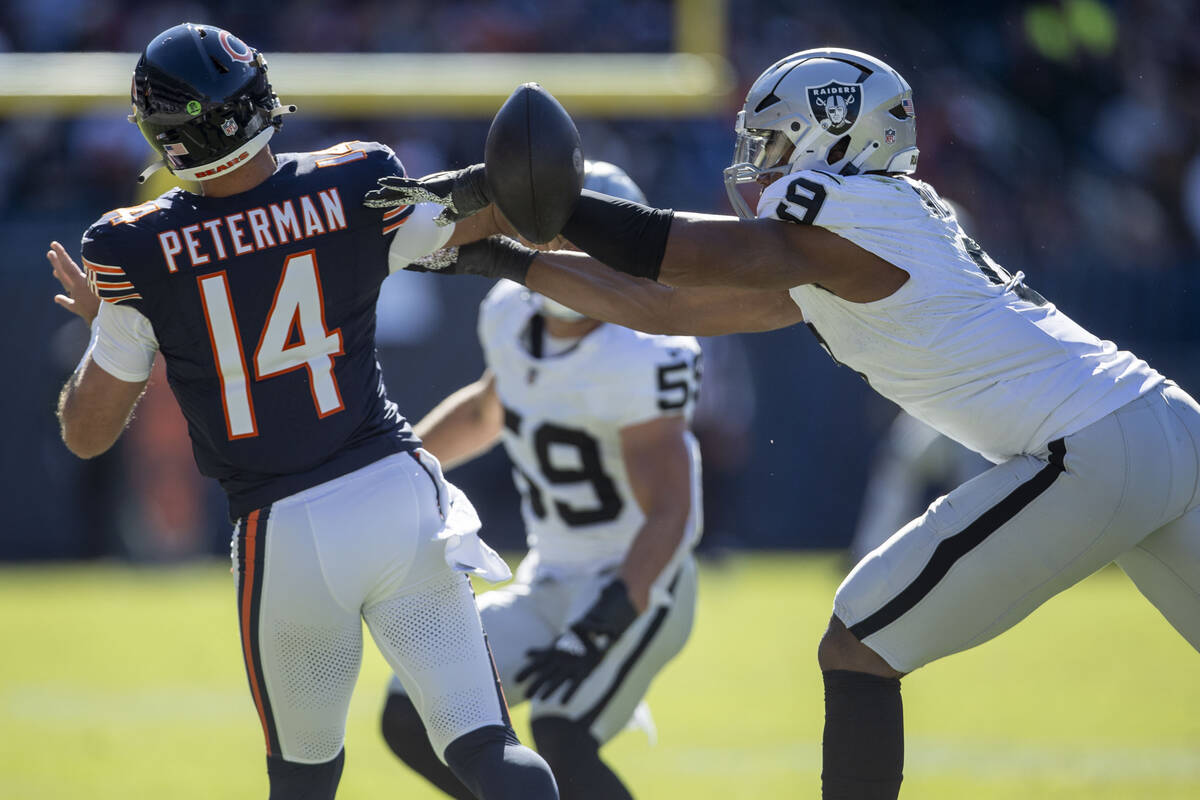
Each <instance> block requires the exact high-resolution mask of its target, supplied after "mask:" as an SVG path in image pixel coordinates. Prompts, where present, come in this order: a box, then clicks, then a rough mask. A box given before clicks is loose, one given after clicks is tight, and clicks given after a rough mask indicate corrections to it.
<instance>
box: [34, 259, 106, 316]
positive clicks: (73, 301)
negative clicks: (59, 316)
mask: <svg viewBox="0 0 1200 800" xmlns="http://www.w3.org/2000/svg"><path fill="white" fill-rule="evenodd" d="M46 258H47V260H49V261H50V266H51V267H52V268H53V270H54V277H55V278H57V279H58V282H59V283H60V284H62V287H63V291H64V292H66V294H56V295H54V302H56V303H58V304H59V305H60V306H62V307H63V308H65V309H66V310H67V311H70V312H71V313H72V314H76V315H78V316H79V317H80V318H81V319H82V320H83V321H84V322H86V323H87V324H88V325H91V324H92V320H94V319H95V318H96V314H97V313H99V311H100V297H99V296H98V295H97V294H96V293H95V292H94V291H92V287H91V286H89V285H88V279H87V275H85V274H84V272H83V270H81V269H80V268H79V266H78V265H77V264H76V263H75V260H74V259H72V258H71V256H70V255H68V254H67V251H66V249H65V248H64V247H63V246H62V245H61V244H59V243H58V242H51V243H50V250H49V251H48V252H47V253H46Z"/></svg>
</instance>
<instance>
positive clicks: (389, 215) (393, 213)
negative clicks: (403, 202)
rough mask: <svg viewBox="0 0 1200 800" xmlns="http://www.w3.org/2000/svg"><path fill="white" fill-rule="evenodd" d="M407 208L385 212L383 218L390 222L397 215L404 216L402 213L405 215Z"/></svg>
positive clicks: (400, 207)
mask: <svg viewBox="0 0 1200 800" xmlns="http://www.w3.org/2000/svg"><path fill="white" fill-rule="evenodd" d="M406 208H408V206H396V207H395V208H393V209H392V210H391V211H385V212H383V218H384V219H385V220H389V219H391V218H392V217H394V216H396V215H397V214H402V213H404V210H405V209H406Z"/></svg>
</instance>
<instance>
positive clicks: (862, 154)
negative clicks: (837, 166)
mask: <svg viewBox="0 0 1200 800" xmlns="http://www.w3.org/2000/svg"><path fill="white" fill-rule="evenodd" d="M878 149H879V142H877V141H874V140H872V141H870V142H868V143H867V146H866V147H864V148H863V149H862V150H860V151H859V152H858V155H856V156H855V157H854V158H852V159H851V160H850V163H849V164H847V165H846V166H844V167H842V168H841V170H840V174H842V175H857V174H858V173H859V170H861V169H862V165H863V164H864V163H865V162H866V160H867V159H868V158H870V157H871V155H872V154H873V153H874V152H875V151H876V150H878Z"/></svg>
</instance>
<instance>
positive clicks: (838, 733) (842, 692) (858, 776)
mask: <svg viewBox="0 0 1200 800" xmlns="http://www.w3.org/2000/svg"><path fill="white" fill-rule="evenodd" d="M823 674H824V677H825V738H824V742H823V745H822V764H821V797H822V798H824V800H896V797H898V796H899V794H900V780H901V778H902V774H903V770H904V712H903V708H902V706H901V701H900V679H899V678H881V677H879V676H877V675H869V674H867V673H865V672H849V671H846V670H836V669H835V670H826V671H825V672H824V673H823Z"/></svg>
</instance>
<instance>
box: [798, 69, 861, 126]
mask: <svg viewBox="0 0 1200 800" xmlns="http://www.w3.org/2000/svg"><path fill="white" fill-rule="evenodd" d="M808 106H809V108H811V109H812V113H813V117H815V118H816V120H817V124H819V125H820V126H821V127H822V128H824V129H825V130H827V131H829V132H830V133H834V134H837V133H845V132H846V131H848V130H850V129H851V128H853V127H854V123H855V121H856V120H857V119H858V112H859V110H860V109H861V108H862V84H861V83H839V82H838V81H830V82H829V83H827V84H825V85H824V86H809V87H808Z"/></svg>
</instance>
